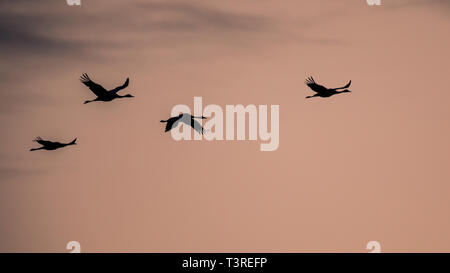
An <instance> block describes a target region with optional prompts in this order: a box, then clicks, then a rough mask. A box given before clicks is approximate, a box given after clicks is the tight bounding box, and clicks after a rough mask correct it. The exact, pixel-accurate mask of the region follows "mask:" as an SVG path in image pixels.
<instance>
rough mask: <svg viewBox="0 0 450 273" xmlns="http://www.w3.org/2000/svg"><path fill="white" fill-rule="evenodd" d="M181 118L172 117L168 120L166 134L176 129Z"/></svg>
mask: <svg viewBox="0 0 450 273" xmlns="http://www.w3.org/2000/svg"><path fill="white" fill-rule="evenodd" d="M180 119H181V117H172V118H169V119H168V120H167V124H166V132H168V131H170V130H172V128H175V127H176V126H177V125H178V122H179V121H180Z"/></svg>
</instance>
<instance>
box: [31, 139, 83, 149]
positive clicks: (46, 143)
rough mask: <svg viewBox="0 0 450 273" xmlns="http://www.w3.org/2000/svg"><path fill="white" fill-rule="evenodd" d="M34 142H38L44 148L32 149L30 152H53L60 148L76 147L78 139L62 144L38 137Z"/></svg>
mask: <svg viewBox="0 0 450 273" xmlns="http://www.w3.org/2000/svg"><path fill="white" fill-rule="evenodd" d="M33 141H34V142H37V143H39V144H41V145H42V147H39V148H32V149H30V151H37V150H47V151H53V150H56V149H59V148H63V147H66V146H70V145H76V144H77V143H76V141H77V139H76V138H75V139H74V140H72V141H71V142H69V143H60V142H53V141H48V140H43V139H42V138H41V137H37V138H36V139H34V140H33Z"/></svg>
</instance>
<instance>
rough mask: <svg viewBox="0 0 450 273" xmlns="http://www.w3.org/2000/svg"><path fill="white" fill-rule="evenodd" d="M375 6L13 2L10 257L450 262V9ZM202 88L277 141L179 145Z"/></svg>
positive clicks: (8, 57) (445, 5) (0, 102)
mask: <svg viewBox="0 0 450 273" xmlns="http://www.w3.org/2000/svg"><path fill="white" fill-rule="evenodd" d="M382 3H383V5H382V6H368V5H367V3H366V1H365V0H346V1H335V0H314V1H313V0H283V1H279V0H240V1H238V0H202V1H199V0H189V1H188V0H185V1H175V0H174V1H172V0H166V1H145V0H127V1H119V0H95V1H94V0H82V5H81V6H68V5H67V4H66V1H65V0H58V1H56V0H40V1H31V0H30V1H26V0H2V1H0V126H1V134H0V140H1V141H0V217H1V221H0V252H67V250H66V249H65V247H66V243H67V242H69V241H79V242H80V243H81V248H82V251H83V252H105V251H107V252H367V250H366V249H365V247H366V244H367V242H369V241H379V242H380V243H381V246H382V251H383V252H417V251H421V252H437V251H445V252H450V233H449V230H450V216H449V215H450V168H449V163H450V142H449V140H450V127H449V124H450V107H449V105H450V90H449V86H450V83H449V81H448V78H449V72H450V53H449V48H450V36H449V30H450V1H446V0H383V1H382ZM85 72H86V73H88V74H89V75H90V77H91V78H92V80H94V81H96V82H97V83H99V84H102V85H103V86H104V87H105V88H110V89H112V88H114V87H116V86H118V85H121V84H122V83H123V82H124V81H125V79H126V78H127V77H129V78H130V85H129V87H128V88H127V89H126V90H124V91H121V93H123V94H127V93H131V94H133V95H135V98H131V99H123V100H115V101H112V102H108V103H102V102H95V103H90V104H86V105H85V104H83V102H84V101H85V100H88V99H94V98H95V96H94V95H93V94H92V93H91V92H90V91H89V89H87V88H86V87H85V86H84V85H83V84H81V83H80V81H79V77H80V75H81V74H82V73H85ZM308 76H313V77H314V78H315V80H316V81H317V82H318V83H320V84H323V85H325V86H328V87H338V86H342V85H345V84H346V83H347V82H348V81H349V80H352V85H351V87H350V90H351V91H352V93H346V94H341V95H337V96H333V97H330V98H312V99H305V97H306V96H308V95H312V94H313V92H312V91H311V90H310V89H309V88H308V87H307V86H306V85H305V84H304V81H305V79H306V78H307V77H308ZM195 96H197V97H200V96H201V97H202V98H203V105H204V106H206V105H208V104H216V105H219V106H221V107H222V108H223V109H225V106H226V105H236V104H242V105H248V104H254V105H269V106H270V105H279V109H280V123H279V128H280V129H279V132H280V139H279V148H278V149H277V150H276V151H273V152H262V151H260V141H249V140H246V141H206V140H203V141H180V142H177V141H175V140H173V139H172V137H171V135H170V134H169V133H164V126H165V124H162V123H160V122H159V121H160V120H161V119H167V118H168V117H169V116H170V112H171V109H172V107H173V106H174V105H177V104H186V105H188V106H190V107H193V102H194V97H195ZM37 136H41V137H42V138H44V139H49V140H54V141H61V142H69V141H71V140H72V139H73V138H74V137H77V138H78V141H77V143H78V145H76V146H70V147H67V148H64V149H60V150H56V151H36V152H29V149H30V148H32V147H39V145H37V144H36V143H33V142H32V140H33V139H34V138H35V137H37Z"/></svg>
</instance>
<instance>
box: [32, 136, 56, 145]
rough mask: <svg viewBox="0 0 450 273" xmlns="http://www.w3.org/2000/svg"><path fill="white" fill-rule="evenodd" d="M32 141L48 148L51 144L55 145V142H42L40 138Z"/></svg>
mask: <svg viewBox="0 0 450 273" xmlns="http://www.w3.org/2000/svg"><path fill="white" fill-rule="evenodd" d="M33 141H35V142H37V143H39V144H41V145H42V146H49V145H52V144H54V143H55V142H52V141H48V140H43V139H42V138H41V137H37V138H35V139H34V140H33Z"/></svg>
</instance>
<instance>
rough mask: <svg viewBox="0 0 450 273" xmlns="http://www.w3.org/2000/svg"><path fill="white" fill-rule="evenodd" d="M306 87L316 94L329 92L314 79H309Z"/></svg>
mask: <svg viewBox="0 0 450 273" xmlns="http://www.w3.org/2000/svg"><path fill="white" fill-rule="evenodd" d="M305 83H306V85H307V86H309V88H311V90H313V91H314V92H317V93H322V92H326V91H328V89H327V88H326V87H324V86H322V85H320V84H317V83H316V81H315V80H314V79H313V77H309V78H308V79H306V81H305Z"/></svg>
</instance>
